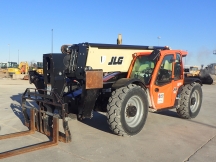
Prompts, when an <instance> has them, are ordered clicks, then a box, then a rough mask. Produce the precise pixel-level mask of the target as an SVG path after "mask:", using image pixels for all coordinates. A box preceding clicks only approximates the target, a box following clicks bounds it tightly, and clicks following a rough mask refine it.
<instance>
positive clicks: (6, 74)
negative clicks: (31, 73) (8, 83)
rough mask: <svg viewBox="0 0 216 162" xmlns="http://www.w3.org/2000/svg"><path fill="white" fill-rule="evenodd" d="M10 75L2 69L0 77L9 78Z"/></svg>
mask: <svg viewBox="0 0 216 162" xmlns="http://www.w3.org/2000/svg"><path fill="white" fill-rule="evenodd" d="M8 77H9V75H8V73H3V72H2V71H0V78H8Z"/></svg>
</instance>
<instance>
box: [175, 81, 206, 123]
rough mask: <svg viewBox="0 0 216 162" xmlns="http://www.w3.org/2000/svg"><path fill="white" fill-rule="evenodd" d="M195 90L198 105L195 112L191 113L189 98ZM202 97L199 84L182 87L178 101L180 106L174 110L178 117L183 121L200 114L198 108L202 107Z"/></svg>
mask: <svg viewBox="0 0 216 162" xmlns="http://www.w3.org/2000/svg"><path fill="white" fill-rule="evenodd" d="M195 90H197V92H198V94H199V103H198V106H197V108H196V110H195V111H194V112H192V111H191V109H190V101H191V96H192V94H193V92H194V91H195ZM202 97H203V94H202V88H201V85H200V84H199V83H195V82H194V83H191V84H186V85H184V86H183V87H182V91H181V93H180V101H179V103H180V105H179V107H177V108H176V110H177V113H178V115H179V116H180V117H181V118H184V119H191V118H195V117H196V116H197V115H198V114H199V112H200V108H201V105H202Z"/></svg>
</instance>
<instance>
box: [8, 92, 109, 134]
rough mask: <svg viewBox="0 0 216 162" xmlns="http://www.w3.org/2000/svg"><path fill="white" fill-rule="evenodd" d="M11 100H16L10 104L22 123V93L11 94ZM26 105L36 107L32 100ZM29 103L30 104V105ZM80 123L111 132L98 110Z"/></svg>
mask: <svg viewBox="0 0 216 162" xmlns="http://www.w3.org/2000/svg"><path fill="white" fill-rule="evenodd" d="M10 98H11V99H12V100H13V101H16V102H18V103H17V104H14V103H12V104H11V105H10V107H11V109H12V111H13V112H14V114H15V115H16V116H17V117H18V118H19V119H20V121H21V122H22V123H23V124H24V116H23V113H22V106H21V102H22V101H21V99H22V93H19V94H17V95H13V96H11V97H10ZM26 104H27V105H28V106H32V105H34V107H36V108H37V107H38V106H36V103H35V102H34V101H31V102H30V101H28V102H27V103H26ZM30 104H31V105H30ZM27 113H28V115H29V114H30V110H29V109H27ZM80 122H81V123H84V124H86V125H88V126H90V127H93V128H96V129H98V130H101V131H103V132H107V133H111V134H113V133H112V131H111V130H110V128H109V125H108V123H107V117H106V116H105V115H103V114H101V113H98V112H94V113H93V118H92V119H84V120H82V121H80Z"/></svg>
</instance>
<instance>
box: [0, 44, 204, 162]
mask: <svg viewBox="0 0 216 162" xmlns="http://www.w3.org/2000/svg"><path fill="white" fill-rule="evenodd" d="M61 52H62V53H52V54H51V53H50V54H44V55H43V73H44V75H43V76H42V75H40V74H38V73H37V72H35V71H29V82H30V83H33V84H34V85H35V87H36V88H27V89H26V90H25V92H24V93H23V96H22V109H23V114H24V117H25V125H26V126H27V127H29V128H30V131H31V130H33V132H34V131H35V130H37V131H39V132H41V133H44V134H46V135H47V136H52V137H53V141H51V142H50V143H47V144H39V145H38V146H34V148H32V146H30V147H29V148H24V149H25V150H23V149H21V150H15V151H12V152H10V153H7V152H6V153H2V154H0V158H4V157H8V156H13V155H17V154H20V153H24V152H26V151H27V152H29V151H33V150H36V149H41V148H44V147H48V146H53V145H55V144H57V143H58V140H60V141H64V142H71V133H70V130H69V126H68V120H70V119H71V118H73V117H74V116H75V117H76V118H78V120H83V119H85V118H92V117H93V112H94V111H101V112H106V113H107V122H108V124H109V126H110V129H111V130H112V131H113V132H114V134H116V135H119V136H133V135H136V134H137V133H139V132H140V131H141V130H142V129H143V127H144V125H145V122H146V118H147V115H148V111H151V112H156V111H161V110H165V109H172V108H176V111H177V113H178V115H179V116H180V117H181V118H184V119H191V118H195V117H196V116H197V115H198V113H199V111H200V108H201V105H202V98H203V94H202V89H201V86H202V83H201V81H200V79H198V78H185V77H184V73H183V72H184V69H183V62H182V57H186V55H187V52H186V51H183V50H171V49H170V48H169V47H168V46H136V45H122V44H120V45H119V44H96V43H79V44H73V45H63V46H62V47H61ZM104 73H108V74H107V75H105V76H104V75H103V74H104ZM27 101H36V103H37V105H38V106H36V108H35V107H31V106H28V104H27V103H28V102H27ZM27 109H30V110H31V115H30V117H29V115H28V113H27ZM59 119H62V122H63V128H64V133H62V132H59V127H58V120H59ZM8 136H9V137H10V135H6V137H8ZM14 136H17V134H15V135H14ZM0 139H3V138H2V137H1V136H0Z"/></svg>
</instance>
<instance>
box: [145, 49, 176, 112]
mask: <svg viewBox="0 0 216 162" xmlns="http://www.w3.org/2000/svg"><path fill="white" fill-rule="evenodd" d="M160 57H161V58H160V60H159V62H158V63H157V66H156V67H155V70H154V74H153V76H152V80H151V83H150V89H149V90H150V94H151V101H152V105H153V108H154V109H162V108H168V107H172V106H173V102H172V95H173V94H172V93H173V81H174V79H173V78H174V75H173V74H174V72H173V68H174V59H175V54H174V53H173V52H172V51H171V50H166V51H161V56H160Z"/></svg>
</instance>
